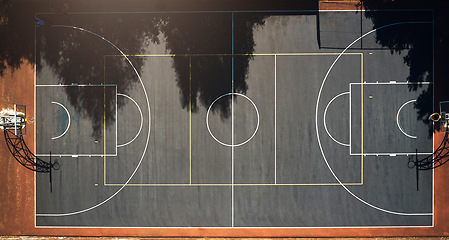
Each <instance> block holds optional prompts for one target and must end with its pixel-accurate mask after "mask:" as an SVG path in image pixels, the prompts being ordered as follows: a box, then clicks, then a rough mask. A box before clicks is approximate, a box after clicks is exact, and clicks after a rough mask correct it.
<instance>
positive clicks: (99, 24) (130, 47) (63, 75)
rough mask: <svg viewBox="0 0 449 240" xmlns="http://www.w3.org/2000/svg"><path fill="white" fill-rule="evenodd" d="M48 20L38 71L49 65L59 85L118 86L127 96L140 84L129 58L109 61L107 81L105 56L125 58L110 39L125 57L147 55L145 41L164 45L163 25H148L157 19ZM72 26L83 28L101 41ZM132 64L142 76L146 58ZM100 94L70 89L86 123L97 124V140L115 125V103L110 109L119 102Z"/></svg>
mask: <svg viewBox="0 0 449 240" xmlns="http://www.w3.org/2000/svg"><path fill="white" fill-rule="evenodd" d="M38 17H39V15H38ZM42 20H43V21H44V24H43V25H39V26H38V29H37V46H38V48H37V51H36V54H37V58H38V61H37V68H38V69H41V68H42V67H44V65H45V66H47V67H50V68H51V69H52V71H53V72H54V73H55V74H56V76H57V78H58V80H57V81H58V84H62V85H72V84H78V85H107V84H116V85H117V93H123V94H127V93H128V92H129V90H130V89H132V87H133V85H134V84H135V83H137V82H138V80H139V79H138V78H137V76H136V74H135V72H134V71H133V69H132V68H131V66H130V65H129V63H128V62H127V61H125V59H124V58H122V61H110V62H108V76H113V77H110V78H106V76H105V67H106V65H105V57H106V56H108V55H118V56H120V55H121V53H120V52H119V51H118V50H117V49H115V48H114V47H113V46H112V45H111V44H109V43H107V42H106V41H105V40H104V39H107V40H108V41H111V42H112V43H113V44H114V45H117V46H119V48H120V49H121V50H122V51H123V52H124V53H125V54H126V53H132V54H141V53H142V52H143V45H142V43H143V42H144V41H146V40H149V41H153V42H157V41H158V40H157V38H155V36H157V34H158V30H157V28H156V26H157V23H155V24H149V22H148V21H152V20H154V19H148V18H139V17H135V18H129V17H127V18H126V19H125V16H124V15H114V14H102V15H97V14H91V15H85V16H83V17H82V18H80V17H77V16H76V15H60V14H56V15H45V18H43V17H42ZM69 26H76V27H79V28H83V29H85V30H87V31H90V32H92V33H95V34H97V35H98V36H95V35H94V34H91V33H89V32H87V31H82V30H79V29H74V28H72V27H69ZM135 26H146V28H144V29H142V28H136V27H135ZM151 26H153V27H151ZM102 38H104V39H102ZM132 64H133V66H134V67H135V68H136V70H137V71H141V68H142V66H143V58H133V59H132ZM94 90H95V91H94ZM97 90H98V89H91V88H88V87H85V88H83V91H80V90H79V89H78V88H74V87H67V88H65V91H66V94H67V97H68V101H69V102H70V104H71V105H72V106H74V108H75V109H76V111H77V112H78V113H80V114H81V115H82V116H83V117H84V118H88V119H90V120H91V122H92V130H93V133H92V135H93V137H96V138H98V137H100V136H101V133H102V131H103V129H102V126H103V122H105V123H106V125H107V126H110V124H111V123H113V122H114V121H115V117H116V116H115V112H116V109H115V107H116V106H115V104H105V102H113V101H115V95H114V96H107V95H104V96H103V93H98V92H96V91H97ZM92 91H94V92H92ZM117 101H118V102H117V106H118V107H121V106H123V104H124V102H123V100H122V99H118V100H117ZM103 113H104V114H103ZM108 123H109V124H108Z"/></svg>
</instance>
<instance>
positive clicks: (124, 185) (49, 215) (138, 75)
mask: <svg viewBox="0 0 449 240" xmlns="http://www.w3.org/2000/svg"><path fill="white" fill-rule="evenodd" d="M52 27H61V28H71V29H75V30H79V31H83V32H87V33H89V34H92V35H94V36H96V37H98V38H101V39H103V40H104V41H106V42H107V43H109V44H111V46H113V47H114V48H115V49H117V51H119V52H120V53H121V54H122V55H123V57H125V59H126V60H127V61H128V63H129V64H130V65H131V67H132V68H133V70H134V72H135V73H136V75H137V77H138V78H139V81H140V84H141V86H142V89H143V93H144V95H145V101H146V104H147V108H148V134H147V139H146V143H145V148H144V150H143V153H142V156H141V158H140V160H139V163H138V164H137V166H136V168H135V169H134V171H133V173H132V174H131V176H129V178H128V180H126V182H125V183H124V184H123V186H122V187H120V188H119V189H118V190H117V191H116V192H115V193H113V194H112V195H111V196H109V197H108V198H106V199H105V200H103V201H102V202H100V203H98V204H96V205H94V206H91V207H88V208H85V209H82V210H78V211H74V212H67V213H36V217H62V216H72V215H76V214H80V213H84V212H87V211H90V210H92V209H95V208H97V207H99V206H101V205H103V204H105V203H106V202H108V201H109V200H111V199H112V198H114V197H115V196H116V195H117V194H118V193H119V192H121V191H122V190H123V189H124V188H125V187H126V185H127V184H128V183H129V182H130V181H131V179H132V178H133V177H134V175H135V174H136V172H137V170H138V169H139V167H140V165H141V163H142V161H143V158H144V156H145V153H146V151H147V148H148V144H149V141H150V130H151V128H150V127H151V109H150V102H149V100H148V94H147V91H146V89H145V85H144V84H143V81H142V78H141V77H140V74H139V72H138V71H137V69H136V68H135V67H134V65H133V64H132V62H131V60H129V58H128V57H127V56H125V53H124V52H123V51H122V50H120V48H118V47H117V46H115V45H114V44H113V43H112V42H110V41H109V40H107V39H106V38H104V37H102V36H100V35H98V34H96V33H94V32H91V31H89V30H86V29H84V28H80V27H75V26H68V25H52Z"/></svg>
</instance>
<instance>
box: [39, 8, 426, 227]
mask: <svg viewBox="0 0 449 240" xmlns="http://www.w3.org/2000/svg"><path fill="white" fill-rule="evenodd" d="M338 11H340V10H338ZM233 12H235V11H233ZM245 12H248V11H245ZM270 12H273V11H270ZM35 50H36V48H35ZM35 79H36V77H35ZM35 107H36V106H35ZM433 184H434V182H433ZM339 185H340V184H339ZM35 188H36V185H35ZM432 197H433V194H432ZM35 198H36V194H35ZM433 199H434V198H433ZM434 215H435V214H432V220H433V218H434ZM35 218H36V215H35ZM35 225H36V224H35ZM432 225H433V222H432ZM49 227H50V226H49ZM61 227H62V228H67V226H61ZM77 227H80V226H77ZM100 227H104V226H100ZM381 227H385V226H374V227H373V228H381ZM386 227H393V228H398V227H401V226H386ZM404 227H406V228H409V227H413V228H416V227H420V226H404ZM422 227H429V226H422ZM83 228H86V227H83ZM87 228H89V227H87ZM111 228H114V227H111ZM118 228H125V227H118ZM126 228H133V227H126ZM136 228H142V227H136ZM143 228H145V227H143ZM150 228H158V227H150ZM161 228H171V227H161ZM173 228H217V227H173ZM219 228H222V227H219ZM242 228H264V229H270V228H290V227H242ZM291 228H370V227H369V226H368V227H366V226H355V227H340V226H339V227H291Z"/></svg>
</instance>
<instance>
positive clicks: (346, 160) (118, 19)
mask: <svg viewBox="0 0 449 240" xmlns="http://www.w3.org/2000/svg"><path fill="white" fill-rule="evenodd" d="M36 17H37V18H40V19H43V20H44V21H45V24H44V25H38V26H36V80H35V81H36V82H35V98H36V100H35V103H36V109H35V113H36V119H37V121H36V122H35V124H36V129H35V137H36V146H35V149H36V155H37V156H39V157H41V158H42V159H46V160H48V159H49V158H50V154H51V157H52V161H57V162H58V163H59V164H60V169H59V170H56V171H53V172H52V178H51V184H50V181H49V176H48V175H43V174H42V175H41V174H36V175H35V176H36V185H35V194H36V195H35V206H36V207H35V211H36V213H35V216H36V217H35V224H36V227H139V228H165V227H173V228H191V227H192V228H197V227H199V228H216V227H219V228H254V227H260V228H278V227H279V228H315V227H328V228H340V227H381V226H382V227H429V226H430V227H431V226H433V225H434V207H433V206H434V191H433V179H434V178H433V171H420V172H419V175H417V172H416V170H415V169H414V168H412V169H411V168H409V167H408V163H409V161H413V160H414V159H415V158H416V157H417V156H418V157H422V156H426V155H428V154H431V153H432V152H433V133H432V130H433V127H432V125H431V124H430V123H429V121H427V116H428V115H427V113H432V112H433V109H432V108H433V37H432V36H433V35H432V31H433V22H432V21H433V13H432V12H431V11H396V12H395V11H385V12H383V11H378V12H375V13H373V12H371V13H370V14H369V15H368V14H365V12H360V11H297V12H296V11H295V12H293V11H278V12H226V11H225V12H166V13H77V14H36ZM398 39H399V40H398ZM404 39H405V40H406V42H408V43H414V44H402V45H401V44H400V41H401V40H404ZM429 59H430V61H429ZM416 66H422V68H424V70H422V69H421V70H422V72H425V74H420V72H418V73H417V72H416V69H417V68H416ZM426 67H427V68H426Z"/></svg>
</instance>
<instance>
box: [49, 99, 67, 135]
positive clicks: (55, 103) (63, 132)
mask: <svg viewBox="0 0 449 240" xmlns="http://www.w3.org/2000/svg"><path fill="white" fill-rule="evenodd" d="M51 103H53V104H57V105H59V106H61V107H62V108H64V110H65V112H66V113H67V117H68V119H69V123H68V124H67V128H66V129H65V131H64V132H63V133H62V134H61V135H59V136H57V137H52V138H51V139H53V140H55V139H58V138H60V137H62V136H64V135H65V134H66V132H67V131H68V130H69V128H70V113H69V111H68V110H67V108H66V107H65V106H64V105H62V104H61V103H58V102H51Z"/></svg>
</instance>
